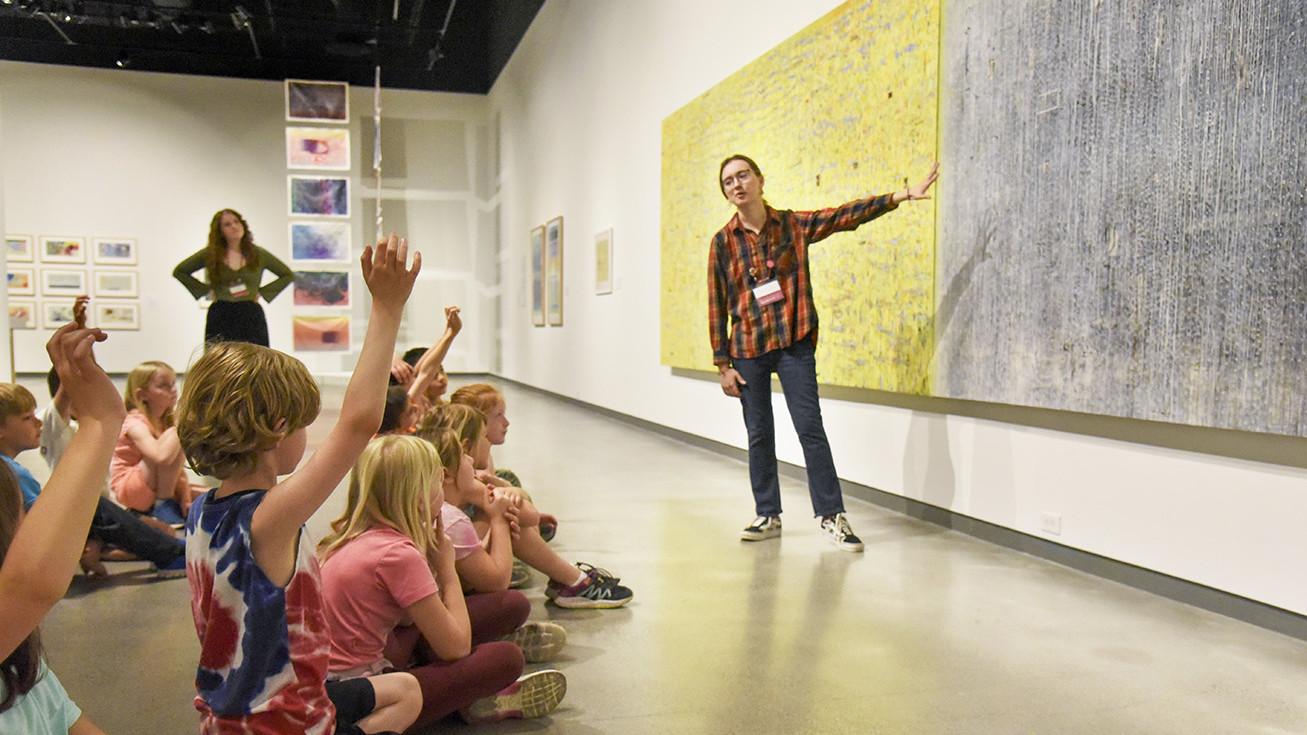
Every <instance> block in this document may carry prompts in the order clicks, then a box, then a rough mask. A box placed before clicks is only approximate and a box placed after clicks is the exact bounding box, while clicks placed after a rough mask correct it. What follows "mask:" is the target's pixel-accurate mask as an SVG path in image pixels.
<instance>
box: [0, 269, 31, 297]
mask: <svg viewBox="0 0 1307 735" xmlns="http://www.w3.org/2000/svg"><path fill="white" fill-rule="evenodd" d="M5 276H6V279H5V280H6V281H7V282H8V292H9V295H10V296H35V295H36V270H35V269H34V268H10V269H9V272H8V273H6V274H5Z"/></svg>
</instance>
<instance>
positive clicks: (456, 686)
mask: <svg viewBox="0 0 1307 735" xmlns="http://www.w3.org/2000/svg"><path fill="white" fill-rule="evenodd" d="M530 613H531V602H530V601H529V600H527V599H526V595H523V594H522V593H521V592H518V591H517V590H504V591H502V592H486V593H483V594H473V595H468V596H467V616H468V618H469V621H470V622H471V623H472V653H471V654H469V655H467V656H464V657H463V658H460V659H459V660H457V661H441V660H440V659H439V658H437V657H436V656H435V654H434V653H432V651H431V648H430V647H429V646H428V645H427V643H426V641H424V640H422V636H421V633H420V632H419V631H418V629H417V628H416V627H414V626H405V627H401V628H396V629H395V630H394V632H393V633H392V634H391V635H390V640H389V641H387V642H386V658H387V659H389V660H390V661H391V662H392V663H394V664H395V665H396V666H398V667H400V669H401V670H403V671H407V672H408V673H410V674H412V675H413V676H415V677H417V680H418V685H419V686H421V688H422V712H421V714H419V715H418V718H417V721H416V722H414V723H413V726H412V727H411V728H409V730H410V732H411V731H414V730H420V729H422V728H424V727H427V726H428V725H431V724H432V723H434V722H436V721H438V720H440V719H442V718H444V717H447V716H449V715H451V714H453V713H454V712H457V711H459V710H461V709H463V708H465V707H467V706H469V705H471V704H472V703H473V702H475V701H477V700H478V699H481V698H482V697H489V696H492V695H494V694H497V693H498V692H500V691H502V690H503V689H504V688H505V687H507V686H508V685H509V684H512V683H513V682H515V681H517V677H519V676H521V675H522V669H523V668H524V667H525V666H526V659H524V658H522V649H520V648H518V647H517V646H516V645H515V644H513V643H508V642H507V641H500V640H496V639H498V638H503V637H504V636H506V635H508V634H509V633H512V632H513V631H515V630H517V629H518V628H519V627H521V625H522V623H525V622H526V618H527V615H529V614H530Z"/></svg>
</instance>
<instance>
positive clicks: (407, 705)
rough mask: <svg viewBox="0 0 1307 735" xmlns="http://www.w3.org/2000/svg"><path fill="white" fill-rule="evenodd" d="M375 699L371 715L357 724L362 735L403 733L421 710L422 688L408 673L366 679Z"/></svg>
mask: <svg viewBox="0 0 1307 735" xmlns="http://www.w3.org/2000/svg"><path fill="white" fill-rule="evenodd" d="M368 683H370V684H372V692H373V694H374V695H375V696H376V701H377V704H376V708H375V709H373V710H372V714H370V715H368V716H367V717H364V718H363V719H361V720H359V721H358V726H359V728H361V729H362V730H363V731H364V732H403V731H404V730H406V729H408V726H409V725H412V724H413V722H414V721H415V720H417V718H418V713H419V712H421V711H422V689H421V688H419V687H418V680H417V679H415V678H413V675H412V674H405V673H402V672H400V673H394V674H379V675H377V676H370V677H368Z"/></svg>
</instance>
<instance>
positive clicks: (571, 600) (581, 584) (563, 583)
mask: <svg viewBox="0 0 1307 735" xmlns="http://www.w3.org/2000/svg"><path fill="white" fill-rule="evenodd" d="M444 431H453V432H455V434H456V436H457V437H458V440H459V450H458V453H457V454H456V455H454V456H452V457H444V455H443V453H442V459H445V460H446V464H445V474H446V494H447V497H448V498H449V501H448V503H447V504H446V505H447V507H446V509H445V511H444V513H445V514H446V516H447V518H450V525H451V526H453V525H454V523H455V522H456V520H457V522H462V521H463V520H465V519H467V515H466V514H465V513H464V512H463V511H462V510H460V508H463V507H474V508H476V510H477V519H476V521H475V528H476V533H477V535H479V536H483V537H484V538H485V539H486V540H487V544H488V551H491V552H493V553H488V554H486V555H485V558H482V557H481V555H476V556H474V557H470V558H469V559H468V560H466V561H465V563H464V565H463V566H461V567H460V568H459V573H460V575H462V576H463V578H464V581H465V582H470V583H472V584H477V585H485V586H493V585H496V584H498V583H499V581H500V580H502V583H503V584H505V585H507V584H508V575H509V574H510V572H511V564H512V562H511V560H508V565H509V567H510V569H507V570H506V569H505V568H504V556H505V555H506V554H505V553H504V551H503V545H502V538H503V535H502V533H501V534H497V533H496V525H497V523H498V522H499V520H498V516H497V511H496V510H495V508H496V507H497V506H498V505H500V504H505V503H506V504H508V505H510V506H511V507H512V508H513V509H515V511H516V517H517V526H518V533H517V534H516V535H515V536H512V537H511V540H510V543H511V545H512V554H513V556H515V557H517V558H518V559H520V560H521V561H522V562H524V563H525V564H526V565H527V566H529V567H531V568H533V569H536V570H537V571H540V572H542V573H544V574H545V575H546V576H547V577H549V585H548V587H547V588H546V590H545V595H546V596H547V597H548V598H549V599H550V600H552V601H553V603H554V604H556V605H558V606H559V607H567V608H615V607H622V606H623V605H625V604H627V603H628V602H630V601H631V599H632V598H633V597H634V593H632V592H631V590H630V588H628V587H624V586H622V585H620V584H618V582H619V581H621V580H619V579H618V578H617V577H614V576H613V575H611V574H609V573H608V572H607V571H605V570H603V569H600V568H598V567H594V566H591V565H589V564H585V563H578V564H576V565H572V564H569V563H568V562H567V560H566V559H563V557H561V556H559V555H558V554H557V553H556V552H555V551H554V550H553V549H551V548H549V544H548V543H547V542H546V541H545V540H544V538H542V537H541V535H540V512H539V511H537V510H536V509H535V506H534V505H532V504H531V501H530V499H529V498H527V497H525V496H524V494H523V493H522V492H521V491H520V490H519V489H517V488H514V487H511V486H504V487H498V486H496V487H488V486H487V485H486V484H485V483H484V482H483V481H482V479H483V478H485V479H489V478H488V476H487V475H478V474H477V471H476V468H477V467H478V466H479V465H480V463H481V462H488V461H489V455H490V441H489V439H488V438H487V424H486V420H485V417H484V415H483V414H482V413H481V412H480V411H478V410H477V409H475V408H473V407H471V406H467V405H462V404H457V403H452V404H450V405H447V406H440V407H439V408H436V409H433V410H432V411H431V413H429V414H428V415H427V417H426V418H424V419H423V421H422V423H421V424H420V425H419V426H418V430H417V436H420V437H422V438H424V439H427V440H430V441H435V440H436V438H437V437H439V436H440V435H441V433H442V432H444ZM453 506H458V507H453ZM459 516H461V518H459ZM492 580H493V581H492Z"/></svg>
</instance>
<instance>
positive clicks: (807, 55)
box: [661, 0, 940, 394]
mask: <svg viewBox="0 0 1307 735" xmlns="http://www.w3.org/2000/svg"><path fill="white" fill-rule="evenodd" d="M939 13H940V11H939V0H882V1H879V2H872V1H870V0H854V1H852V2H848V3H846V4H844V5H842V6H840V7H839V8H837V9H835V10H834V11H832V12H831V13H829V14H827V15H826V16H825V17H823V18H822V19H821V20H819V21H817V22H816V23H814V24H812V25H811V26H809V27H807V28H805V29H804V30H803V31H801V32H799V33H798V34H796V35H795V36H793V37H791V38H790V39H788V40H786V41H785V42H783V43H781V44H780V45H778V46H777V47H776V48H774V49H772V50H771V51H769V52H767V53H766V54H764V55H763V56H762V57H761V58H759V59H756V60H754V61H753V62H751V63H749V64H748V65H747V66H745V67H744V68H743V69H741V70H740V71H738V72H736V73H735V74H733V75H732V76H730V77H729V78H727V79H725V80H724V81H722V82H721V83H719V84H718V85H717V86H715V87H713V88H712V89H710V90H709V91H707V92H705V93H704V94H703V95H701V96H700V97H699V98H697V99H695V100H694V101H692V102H690V103H689V104H687V105H686V106H685V107H683V108H681V109H680V110H678V111H676V112H675V113H673V114H672V115H670V116H668V117H667V119H665V120H664V121H663V168H662V286H663V301H662V325H661V327H662V328H661V335H662V349H661V355H662V363H663V364H665V365H669V366H672V367H682V368H690V369H700V370H712V369H713V367H712V351H711V348H710V347H709V343H708V305H707V298H708V296H707V290H708V289H707V280H708V275H707V273H708V270H707V269H708V245H709V242H710V240H711V239H712V236H713V234H714V233H716V232H717V230H719V229H720V228H721V227H722V226H723V225H725V224H726V222H727V220H729V219H730V217H731V215H732V214H734V210H733V208H732V207H731V206H730V205H729V204H728V203H727V202H726V200H725V199H724V198H723V197H722V194H721V190H720V188H719V186H718V183H717V170H718V165H719V164H720V162H721V160H722V159H723V158H725V157H726V156H728V155H731V154H734V153H742V154H745V155H748V156H750V157H752V158H753V159H754V160H755V161H757V162H758V164H759V166H760V167H761V168H762V173H763V175H764V177H765V179H766V183H765V186H764V189H763V193H764V196H765V197H766V199H767V201H768V203H770V204H771V205H772V206H773V207H776V208H777V209H795V210H809V209H820V208H823V207H828V206H834V205H837V204H841V203H843V202H846V201H849V200H852V199H856V198H859V197H863V196H867V195H869V194H874V193H881V192H886V191H891V190H895V189H902V188H903V187H904V185H905V180H910V181H911V182H912V183H914V184H915V183H917V182H919V181H920V180H921V179H922V178H924V177H925V176H926V174H927V172H928V171H929V170H930V166H931V164H932V162H933V161H934V160H935V155H936V140H937V117H936V109H937V102H938V63H939V32H940V31H939ZM934 209H935V208H934V200H930V201H927V202H915V203H911V204H907V205H904V206H902V207H900V208H899V210H898V211H895V212H891V213H889V214H886V215H884V216H883V217H881V218H880V219H877V220H874V221H873V222H870V223H868V224H866V225H863V226H862V227H861V228H859V229H858V230H857V231H855V232H848V233H840V234H837V235H835V236H832V237H830V238H828V239H826V240H824V241H822V242H821V243H818V244H816V245H814V246H813V248H812V261H811V265H812V282H813V290H814V293H815V297H816V303H817V311H818V314H819V315H820V319H821V333H820V334H821V337H820V344H819V347H818V351H817V360H818V363H817V375H818V380H820V381H821V382H823V383H827V384H833V385H843V386H851V387H859V388H873V389H878V390H887V391H896V392H908V393H920V394H925V393H927V392H928V387H929V380H928V372H929V361H930V355H931V350H932V343H933V338H932V334H931V317H932V313H933V307H934V261H935V228H934V220H935V211H934Z"/></svg>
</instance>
